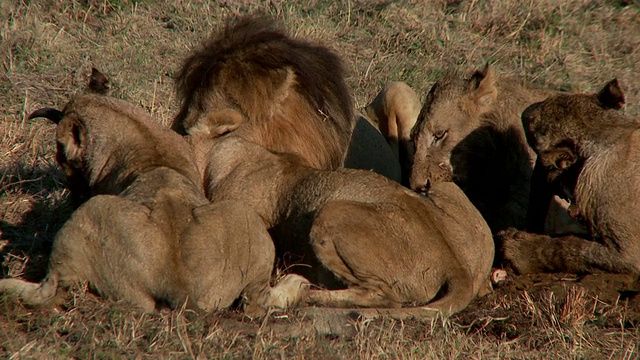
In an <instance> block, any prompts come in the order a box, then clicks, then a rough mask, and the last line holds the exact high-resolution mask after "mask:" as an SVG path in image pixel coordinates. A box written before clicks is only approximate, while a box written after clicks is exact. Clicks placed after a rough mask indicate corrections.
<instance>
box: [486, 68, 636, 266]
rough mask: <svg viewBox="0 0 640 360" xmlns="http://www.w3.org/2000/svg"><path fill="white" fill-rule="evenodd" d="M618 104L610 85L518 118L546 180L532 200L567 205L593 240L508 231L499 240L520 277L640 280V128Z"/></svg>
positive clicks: (555, 99) (615, 87)
mask: <svg viewBox="0 0 640 360" xmlns="http://www.w3.org/2000/svg"><path fill="white" fill-rule="evenodd" d="M623 103H624V94H623V93H622V90H621V89H620V87H619V84H618V81H617V80H613V81H611V82H609V83H607V84H606V85H605V86H604V88H603V89H602V90H601V91H600V92H599V93H597V94H590V95H585V94H574V95H568V94H565V95H556V96H552V97H550V98H549V99H547V100H545V101H542V102H539V103H536V104H533V105H531V106H529V107H528V108H527V109H526V110H525V111H524V112H523V113H522V121H523V123H524V128H525V130H526V135H527V139H528V141H529V144H531V147H533V149H535V151H536V153H537V154H538V156H539V158H538V160H539V161H538V162H537V163H536V170H540V171H541V172H542V174H544V177H543V179H544V181H542V182H534V184H533V185H534V186H533V187H532V193H533V194H534V195H537V196H547V197H548V196H551V194H556V195H559V196H561V197H563V198H566V199H568V200H570V201H571V212H572V213H573V214H574V216H576V217H578V218H580V219H582V220H583V221H584V222H585V223H586V224H587V225H588V227H589V229H590V230H591V236H588V237H582V236H575V235H570V236H562V237H558V238H551V237H549V236H546V235H537V234H530V233H526V232H523V231H517V230H515V229H510V230H507V231H505V232H503V233H501V234H499V238H501V239H502V241H503V242H504V256H505V258H506V259H507V260H509V261H511V263H512V264H513V266H514V267H515V269H516V270H517V271H518V272H520V273H533V272H570V273H585V272H597V271H605V272H614V273H631V274H640V222H638V217H640V122H638V121H636V120H635V119H630V118H628V117H626V116H624V115H623V114H622V113H621V112H619V111H617V110H618V109H620V108H621V106H622V104H623ZM547 200H548V198H547Z"/></svg>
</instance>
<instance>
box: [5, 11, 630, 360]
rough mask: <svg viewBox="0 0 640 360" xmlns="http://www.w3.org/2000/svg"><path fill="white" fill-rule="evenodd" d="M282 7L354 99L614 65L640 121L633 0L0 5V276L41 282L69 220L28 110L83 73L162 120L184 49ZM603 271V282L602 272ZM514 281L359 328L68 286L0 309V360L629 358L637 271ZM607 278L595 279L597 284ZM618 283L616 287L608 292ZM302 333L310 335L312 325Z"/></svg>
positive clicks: (580, 81) (57, 97)
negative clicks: (328, 327) (163, 306)
mask: <svg viewBox="0 0 640 360" xmlns="http://www.w3.org/2000/svg"><path fill="white" fill-rule="evenodd" d="M256 12H261V13H268V14H272V15H273V16H275V17H278V18H279V19H281V20H282V21H283V22H284V23H285V24H287V26H288V27H289V28H290V29H291V33H292V34H293V35H295V36H298V37H303V38H308V39H312V40H314V41H317V42H319V43H322V44H324V45H326V46H328V47H330V48H332V49H333V50H335V51H336V52H337V53H339V54H340V55H341V56H342V58H343V59H344V60H345V63H346V64H347V68H348V70H349V75H348V78H347V81H348V84H349V85H350V86H351V88H352V89H353V96H354V99H355V103H356V105H357V106H358V107H359V108H360V107H363V106H365V105H366V104H367V103H368V102H369V101H370V100H371V99H372V98H373V97H374V96H375V94H376V93H377V92H378V91H379V90H380V89H381V88H382V87H383V86H384V85H385V84H386V83H388V82H390V81H394V80H403V81H406V82H407V83H408V84H409V85H411V86H412V87H413V88H414V89H416V90H417V92H418V93H419V94H421V95H424V94H426V92H427V91H428V90H429V88H430V87H431V85H432V84H433V82H434V81H435V80H436V79H437V78H438V77H439V76H441V75H442V74H443V72H444V71H445V69H447V68H449V67H452V66H461V67H463V68H466V69H468V70H469V71H471V70H472V69H473V68H476V67H481V66H482V65H483V64H484V63H485V62H487V61H490V62H492V63H494V64H495V67H496V69H497V70H498V71H499V72H500V73H504V74H510V75H517V76H521V77H522V78H524V79H526V80H529V81H532V82H534V83H536V84H538V85H541V86H546V87H549V88H553V89H557V90H565V91H580V92H586V91H595V90H597V89H599V87H600V86H601V85H602V84H604V83H605V82H606V81H608V80H610V79H611V78H613V77H617V78H618V79H619V80H620V81H621V83H622V86H623V89H624V90H625V92H626V95H627V104H626V106H625V108H624V109H623V111H625V112H626V113H627V114H628V115H630V116H635V117H638V116H639V115H640V101H639V100H640V99H639V98H640V77H639V76H638V74H640V21H639V20H638V19H640V7H639V6H638V4H637V3H634V2H633V1H627V2H625V1H604V0H602V1H588V2H586V1H578V0H569V1H563V2H560V1H553V0H539V1H538V0H536V1H530V2H526V1H525V2H522V1H516V0H505V1H500V2H496V1H491V2H490V1H473V0H471V1H451V0H447V1H445V0H441V1H429V2H427V1H365V0H360V1H356V0H348V1H320V0H306V1H297V2H286V3H281V2H278V1H251V0H226V1H217V2H210V1H203V2H186V1H177V0H169V1H166V2H155V1H139V2H133V1H126V0H119V1H108V0H101V1H92V0H89V1H66V2H58V1H53V0H44V1H14V2H11V1H3V2H0V68H1V70H0V103H1V104H2V106H0V231H1V235H0V252H1V255H2V258H1V261H2V273H3V275H4V276H24V277H26V278H28V279H32V280H38V279H39V278H40V277H42V276H43V275H44V272H45V266H46V260H47V256H48V251H50V246H51V242H52V240H53V237H54V235H55V233H56V231H57V229H58V228H59V227H60V226H61V225H62V224H63V223H64V221H65V220H66V219H67V218H68V216H69V214H70V211H71V209H70V207H69V205H68V204H67V195H68V194H67V192H66V190H65V189H64V177H63V174H62V173H61V171H60V170H59V169H58V168H57V165H56V163H55V155H54V153H55V144H54V137H55V132H54V131H55V126H54V125H53V124H51V123H49V122H47V121H45V120H37V121H35V120H34V121H27V120H26V114H28V113H29V112H30V111H32V110H34V109H36V108H39V107H42V106H54V107H61V106H63V105H64V104H65V103H66V101H67V100H68V98H69V97H70V96H71V95H73V94H75V93H77V92H79V91H82V90H83V88H84V86H85V84H86V82H87V76H88V74H89V73H90V70H91V67H96V68H98V69H100V70H101V71H103V72H104V73H105V74H107V75H108V76H109V78H110V81H111V87H112V95H113V96H115V97H118V98H122V99H124V100H127V101H130V102H132V103H135V104H139V105H140V106H142V107H144V108H145V109H147V110H148V111H149V112H150V113H151V114H152V115H153V116H154V117H155V118H156V119H157V120H158V121H159V122H161V123H162V124H168V123H169V122H170V121H171V118H172V117H173V115H174V114H175V113H176V112H177V108H178V106H177V105H178V104H177V100H176V97H175V93H174V90H173V74H174V73H175V72H176V71H177V69H178V68H179V64H180V62H181V60H182V59H183V58H184V57H185V56H186V55H187V54H188V53H189V51H190V50H191V49H193V48H194V47H196V46H197V45H198V44H199V42H200V41H201V40H203V39H204V38H206V37H207V36H208V34H209V33H210V31H212V30H216V29H220V27H221V25H222V24H223V22H224V20H225V19H228V18H234V17H236V16H238V15H241V14H247V13H256ZM606 279H609V278H606ZM599 284H601V285H602V284H604V285H602V288H601V287H598V286H593V285H589V284H587V283H586V282H585V281H584V279H581V278H579V279H575V278H573V279H572V280H570V281H559V280H558V279H557V278H554V277H550V278H545V277H539V278H536V277H533V278H522V279H520V278H518V279H511V280H510V281H509V282H507V284H506V285H503V286H502V287H500V288H498V289H497V290H496V292H494V293H493V294H490V295H488V296H486V297H484V298H481V299H478V300H476V301H475V302H474V303H473V304H472V305H471V306H470V307H469V308H468V309H467V310H465V311H463V312H462V313H460V314H458V315H455V316H453V317H451V318H449V319H438V320H435V321H419V320H408V321H397V320H393V319H389V318H383V319H377V320H374V321H371V320H361V321H358V322H355V323H354V324H353V327H354V329H355V331H353V332H352V333H350V334H348V335H342V336H328V337H327V336H320V335H316V334H314V333H313V331H312V329H313V326H312V321H311V320H309V319H307V318H306V317H305V315H304V313H303V312H299V311H296V310H292V311H290V312H288V313H286V314H280V315H277V314H274V315H272V316H270V317H268V318H266V319H254V320H251V319H248V318H244V317H243V316H242V315H240V314H238V313H235V312H233V311H224V312H220V313H216V314H195V313H192V312H189V311H179V310H176V311H174V312H169V311H164V312H161V313H158V314H142V313H140V312H138V311H137V310H135V309H131V308H130V307H128V306H127V305H126V304H120V303H111V302H106V301H104V300H102V299H100V298H98V297H96V296H95V295H92V294H91V293H89V292H88V291H87V289H86V286H82V285H80V286H76V287H74V288H73V289H72V290H71V292H70V294H69V296H68V300H67V301H66V302H65V303H64V305H63V306H62V307H61V308H59V309H57V310H34V309H27V308H24V307H23V306H22V305H20V304H18V303H16V302H15V301H12V300H10V299H2V302H1V303H0V328H1V329H2V331H0V357H2V358H16V359H18V358H72V357H75V358H121V357H124V358H157V357H162V358H229V359H232V358H233V359H235V358H322V359H325V358H326V359H330V358H353V357H357V358H366V359H389V358H416V359H422V358H464V359H467V358H560V357H562V358H616V359H632V358H637V357H638V356H639V355H638V354H639V351H640V349H639V348H638V344H639V343H640V333H639V331H638V324H639V320H640V315H639V314H640V306H639V305H638V302H639V301H638V299H636V297H631V298H630V299H629V300H620V301H617V296H618V290H620V289H623V290H629V289H631V290H633V291H637V290H639V289H638V287H640V286H639V285H638V281H637V280H633V279H632V280H630V281H628V282H626V283H622V282H620V283H616V282H615V281H610V280H604V281H603V282H600V283H599ZM606 285H608V286H609V287H607V286H606ZM616 286H618V287H616ZM309 329H311V330H309Z"/></svg>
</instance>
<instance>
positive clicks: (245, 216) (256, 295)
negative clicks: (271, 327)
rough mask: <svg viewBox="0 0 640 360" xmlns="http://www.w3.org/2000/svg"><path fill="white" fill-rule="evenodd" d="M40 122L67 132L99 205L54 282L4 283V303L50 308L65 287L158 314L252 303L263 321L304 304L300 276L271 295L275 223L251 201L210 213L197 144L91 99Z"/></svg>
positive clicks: (58, 260) (71, 166) (64, 155)
mask: <svg viewBox="0 0 640 360" xmlns="http://www.w3.org/2000/svg"><path fill="white" fill-rule="evenodd" d="M34 117H46V118H49V119H51V120H53V121H54V122H56V123H57V124H58V128H57V148H58V153H57V159H58V161H59V163H60V165H61V166H62V168H63V169H64V170H65V172H66V173H67V175H69V176H72V177H74V178H75V179H79V178H83V179H84V181H85V183H86V184H87V185H88V187H89V189H91V195H93V197H90V198H89V199H88V200H87V201H86V202H84V204H82V205H81V206H80V207H79V208H78V209H77V210H76V211H75V212H74V213H73V214H72V216H71V218H70V219H69V220H68V221H67V222H66V224H65V225H64V226H63V227H62V229H60V231H59V232H58V234H57V235H56V238H55V241H54V244H53V251H52V253H51V258H50V261H49V270H48V274H47V276H46V278H45V279H44V280H43V281H42V283H40V284H36V283H30V282H26V281H24V280H19V279H4V280H1V281H0V291H1V292H11V293H15V294H17V295H18V296H20V298H21V299H22V300H23V301H24V302H25V303H28V304H30V305H43V304H47V303H52V302H54V300H56V295H57V293H58V289H59V288H60V287H61V286H62V285H63V284H64V283H67V282H70V281H75V280H87V281H88V282H89V283H90V284H91V285H92V286H93V287H94V288H95V289H97V291H98V292H99V293H100V294H101V295H102V296H105V297H107V298H111V299H122V300H126V301H129V302H131V303H133V304H135V305H137V306H139V307H141V308H142V309H144V310H146V311H153V310H154V309H156V308H158V307H159V306H160V305H163V304H168V305H169V306H170V307H172V308H175V307H178V306H181V305H183V304H184V303H187V304H188V305H189V306H190V307H192V308H196V309H202V310H213V309H218V308H224V307H228V306H230V305H231V304H232V303H233V302H234V301H235V300H236V299H237V298H238V297H240V296H241V295H244V297H245V298H246V299H247V307H246V310H247V311H249V312H252V313H260V312H262V311H263V308H265V307H269V306H279V307H285V306H288V305H291V304H293V303H295V302H296V301H297V300H298V298H299V297H300V296H302V295H303V293H304V286H303V285H304V284H305V283H306V280H305V279H303V278H302V277H299V276H295V275H290V276H288V277H286V278H285V279H283V280H282V281H281V282H280V284H278V286H276V287H275V288H270V287H269V281H270V277H271V272H272V269H273V264H274V256H275V255H274V246H273V243H272V240H271V238H270V236H269V234H268V233H267V230H266V227H265V223H264V221H263V220H262V219H261V218H260V216H258V214H256V213H255V212H254V211H252V210H251V208H250V207H248V206H246V205H244V204H242V203H240V202H231V201H227V202H219V203H216V204H209V201H208V200H207V199H206V198H205V196H204V194H203V192H202V185H201V181H200V175H199V173H198V171H197V168H196V166H195V164H194V161H193V158H192V155H191V152H190V150H189V147H188V145H187V144H186V143H185V142H184V140H183V139H182V138H181V137H180V136H179V135H178V134H176V133H174V132H172V131H170V130H169V129H165V128H163V127H162V126H160V124H158V123H157V122H155V121H153V120H152V119H151V118H150V117H149V116H148V115H147V114H146V113H145V112H144V111H142V110H141V109H138V108H135V107H134V106H133V105H131V104H128V103H125V102H123V101H119V100H116V99H113V98H109V97H104V96H99V95H81V96H77V97H75V98H73V99H71V101H70V102H69V103H68V104H67V105H66V106H65V107H64V109H63V111H58V110H55V109H49V108H46V109H40V110H37V111H35V112H34V113H33V114H32V115H31V116H30V118H34Z"/></svg>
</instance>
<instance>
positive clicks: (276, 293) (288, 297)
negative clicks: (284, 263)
mask: <svg viewBox="0 0 640 360" xmlns="http://www.w3.org/2000/svg"><path fill="white" fill-rule="evenodd" d="M310 285H311V283H310V282H309V280H307V279H306V278H304V277H303V276H300V275H296V274H288V275H285V276H284V277H283V278H282V279H280V281H278V283H277V284H276V285H275V286H273V287H271V288H270V289H269V292H268V296H267V297H266V299H265V300H264V302H263V303H262V306H264V307H277V308H281V309H286V308H289V307H292V306H296V305H298V304H299V303H300V302H301V301H302V299H303V298H304V297H306V296H307V292H308V291H309V286H310Z"/></svg>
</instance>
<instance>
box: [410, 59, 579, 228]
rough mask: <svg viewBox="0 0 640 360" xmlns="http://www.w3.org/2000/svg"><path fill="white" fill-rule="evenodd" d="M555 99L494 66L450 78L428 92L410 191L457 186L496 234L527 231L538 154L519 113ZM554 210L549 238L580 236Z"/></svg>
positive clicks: (416, 130)
mask: <svg viewBox="0 0 640 360" xmlns="http://www.w3.org/2000/svg"><path fill="white" fill-rule="evenodd" d="M553 93H554V92H553V91H550V90H545V89H539V88H535V87H533V86H531V85H529V84H525V83H523V82H522V81H520V80H518V79H516V78H503V77H498V76H497V75H496V74H495V71H494V70H493V68H492V67H491V66H489V65H488V64H487V65H486V66H485V68H484V69H483V70H477V71H475V73H474V74H473V75H472V76H471V77H470V78H465V77H464V76H463V75H462V74H461V73H459V72H457V71H449V72H447V73H446V74H445V75H444V76H443V77H442V78H441V79H440V80H438V81H437V82H436V83H435V84H434V85H433V87H432V88H431V90H430V91H429V94H428V95H427V98H426V99H425V103H424V106H423V107H422V110H421V112H420V115H419V117H418V121H417V123H416V125H415V126H414V129H413V132H412V138H413V140H414V146H415V154H414V158H413V165H412V168H411V174H410V181H409V182H410V186H411V188H412V189H414V190H416V191H424V189H425V187H428V186H429V185H433V184H435V183H438V182H440V181H451V180H453V181H455V182H456V183H457V184H458V185H459V186H460V187H461V188H462V189H463V191H464V192H465V194H467V196H468V197H469V199H470V200H471V201H472V202H473V204H474V205H476V207H478V209H479V210H480V212H481V213H482V215H483V216H484V217H485V219H486V220H487V222H488V223H489V226H490V227H491V229H492V231H494V232H497V231H499V230H502V229H505V228H507V227H517V228H520V229H524V227H525V219H526V217H527V211H528V204H529V187H530V181H531V176H532V169H533V164H534V162H535V156H536V155H535V152H534V151H533V150H532V149H531V148H530V147H529V146H528V145H527V142H526V139H525V135H524V129H523V128H522V122H521V120H520V114H521V112H522V111H523V110H524V109H525V108H526V107H527V106H528V105H530V104H532V103H534V102H536V101H541V100H544V99H545V98H546V97H548V96H549V95H551V94H553ZM547 209H548V207H547ZM553 211H554V216H550V217H549V219H550V224H555V226H556V228H551V227H550V226H547V231H549V232H552V233H558V232H567V231H576V229H580V227H579V224H575V223H572V222H571V219H570V218H569V217H568V216H567V215H566V211H564V213H563V210H562V209H561V208H559V207H557V206H556V207H554V210H553ZM545 214H546V213H545ZM558 219H561V220H560V221H558ZM565 224H567V225H565Z"/></svg>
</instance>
